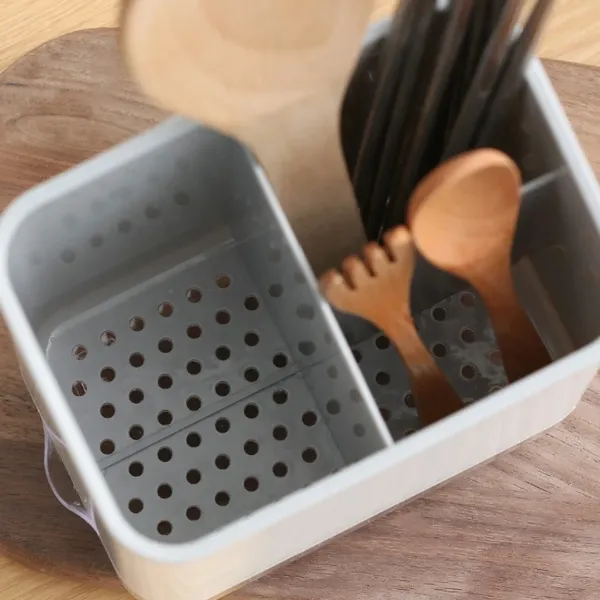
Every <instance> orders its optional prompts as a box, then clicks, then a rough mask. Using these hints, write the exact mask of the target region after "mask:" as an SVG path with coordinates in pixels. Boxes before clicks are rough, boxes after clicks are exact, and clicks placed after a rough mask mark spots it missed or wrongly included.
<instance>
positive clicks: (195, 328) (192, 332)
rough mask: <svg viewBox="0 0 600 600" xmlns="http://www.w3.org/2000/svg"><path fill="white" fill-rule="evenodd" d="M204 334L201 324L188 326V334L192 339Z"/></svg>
mask: <svg viewBox="0 0 600 600" xmlns="http://www.w3.org/2000/svg"><path fill="white" fill-rule="evenodd" d="M201 335H202V327H200V325H190V326H189V327H188V328H187V336H188V337H189V338H190V339H191V340H197V339H198V338H199V337H200V336H201Z"/></svg>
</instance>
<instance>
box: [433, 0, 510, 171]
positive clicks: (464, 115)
mask: <svg viewBox="0 0 600 600" xmlns="http://www.w3.org/2000/svg"><path fill="white" fill-rule="evenodd" d="M521 4H522V0H505V2H504V6H503V7H502V11H501V13H500V17H499V18H498V21H497V23H496V26H495V28H494V30H493V33H492V35H491V37H490V39H489V42H488V44H487V47H486V49H485V52H484V54H483V56H482V58H481V60H480V61H479V64H478V67H477V71H476V73H475V77H474V78H473V81H472V82H471V84H470V87H469V91H468V93H467V95H466V98H465V100H464V102H463V103H462V106H461V110H460V113H459V115H458V118H457V119H456V121H455V123H454V124H453V128H452V133H451V135H450V139H449V141H448V144H447V145H446V149H445V151H444V155H443V157H442V160H446V159H448V158H450V157H452V156H455V155H456V154H459V153H461V152H464V151H466V150H468V149H469V148H470V147H471V145H472V142H473V137H474V135H475V133H476V130H477V127H478V125H479V123H480V119H481V115H482V114H483V112H484V110H485V106H486V104H487V101H488V98H489V97H490V94H491V93H492V91H493V87H494V84H495V82H496V80H497V77H498V76H499V73H500V70H501V68H502V64H503V61H504V59H505V56H506V54H507V52H508V49H509V47H510V40H511V37H512V32H513V29H514V26H515V23H516V20H517V17H518V15H519V12H520V9H521Z"/></svg>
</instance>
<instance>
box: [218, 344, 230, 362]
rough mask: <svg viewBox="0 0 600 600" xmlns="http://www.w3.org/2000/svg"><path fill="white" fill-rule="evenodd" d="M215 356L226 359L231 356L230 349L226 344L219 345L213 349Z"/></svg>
mask: <svg viewBox="0 0 600 600" xmlns="http://www.w3.org/2000/svg"><path fill="white" fill-rule="evenodd" d="M215 356H216V357H217V358H218V359H219V360H227V359H228V358H229V357H230V356H231V350H230V349H229V348H228V347H227V346H219V347H218V348H217V349H216V350H215Z"/></svg>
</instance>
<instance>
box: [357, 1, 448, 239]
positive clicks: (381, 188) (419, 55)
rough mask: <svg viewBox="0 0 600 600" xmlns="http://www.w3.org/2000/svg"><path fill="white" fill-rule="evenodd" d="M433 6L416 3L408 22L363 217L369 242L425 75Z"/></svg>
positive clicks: (375, 232)
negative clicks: (407, 39) (405, 52)
mask: <svg viewBox="0 0 600 600" xmlns="http://www.w3.org/2000/svg"><path fill="white" fill-rule="evenodd" d="M436 4H437V1H436V0H417V2H415V6H414V13H413V14H412V19H411V22H410V23H409V31H410V33H409V37H410V39H411V43H410V49H409V51H408V55H407V61H406V63H405V65H404V70H403V73H402V81H401V83H400V86H399V87H398V88H397V89H396V90H395V92H396V95H395V98H394V101H393V107H392V110H391V117H390V119H389V121H388V123H387V127H386V129H385V132H384V133H383V134H382V137H383V147H382V152H381V156H380V158H379V161H378V163H377V165H375V167H376V168H375V179H374V182H373V183H374V185H373V188H372V191H371V194H370V198H369V202H368V210H367V212H366V215H365V216H366V219H365V225H366V232H367V237H368V238H369V239H376V238H377V237H378V236H379V232H380V229H381V223H382V218H383V214H384V212H385V208H386V205H387V202H388V200H389V194H390V183H391V180H392V177H393V168H394V165H395V159H396V156H397V154H398V151H399V148H400V146H401V144H402V143H403V139H404V136H405V133H404V131H403V130H404V128H405V126H406V123H407V121H408V120H409V119H410V118H411V111H412V110H414V103H415V89H416V87H417V84H418V81H419V77H425V76H427V72H426V71H424V69H423V68H422V60H423V57H424V55H425V53H426V50H427V45H428V41H429V37H428V32H429V30H430V26H431V23H432V21H433V19H434V16H435V15H436Z"/></svg>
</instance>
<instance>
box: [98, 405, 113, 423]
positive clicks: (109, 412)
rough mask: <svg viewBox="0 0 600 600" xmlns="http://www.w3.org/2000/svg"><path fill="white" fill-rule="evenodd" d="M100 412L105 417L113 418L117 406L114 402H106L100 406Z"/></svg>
mask: <svg viewBox="0 0 600 600" xmlns="http://www.w3.org/2000/svg"><path fill="white" fill-rule="evenodd" d="M100 414H101V415H102V416H103V417H104V418H105V419H112V418H113V417H114V416H115V407H114V405H113V404H110V403H106V404H103V405H102V406H101V407H100Z"/></svg>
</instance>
